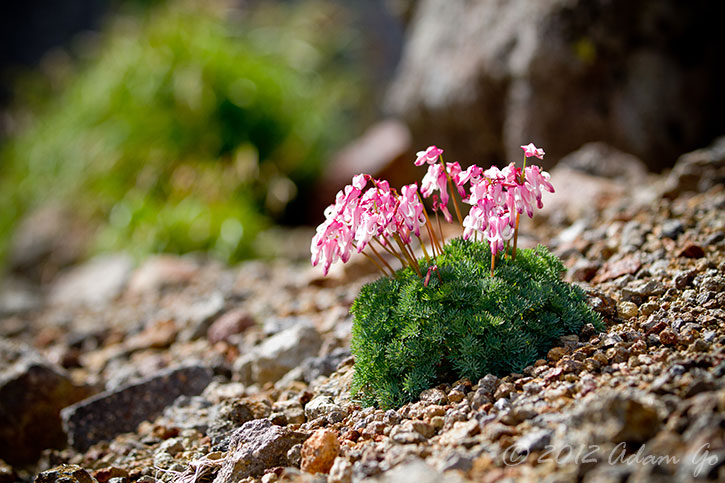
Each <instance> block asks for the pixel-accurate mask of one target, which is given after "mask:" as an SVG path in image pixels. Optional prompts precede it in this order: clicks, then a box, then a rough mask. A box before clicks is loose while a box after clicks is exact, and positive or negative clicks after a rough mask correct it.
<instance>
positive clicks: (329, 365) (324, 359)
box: [302, 347, 350, 383]
mask: <svg viewBox="0 0 725 483" xmlns="http://www.w3.org/2000/svg"><path fill="white" fill-rule="evenodd" d="M348 357H350V349H349V348H347V347H338V348H337V349H335V350H333V351H332V352H330V353H329V354H327V355H325V356H321V357H311V358H308V359H307V360H305V362H304V363H303V364H302V372H303V375H304V380H305V381H306V382H308V383H310V382H312V381H314V380H315V379H317V378H318V377H320V376H329V375H330V374H332V373H333V372H335V369H337V366H338V365H339V364H340V363H341V362H342V361H344V360H346V359H347V358H348Z"/></svg>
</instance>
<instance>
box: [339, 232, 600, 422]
mask: <svg viewBox="0 0 725 483" xmlns="http://www.w3.org/2000/svg"><path fill="white" fill-rule="evenodd" d="M490 253H491V252H490V251H489V247H488V245H487V244H485V243H481V242H471V241H464V240H462V239H455V240H452V241H450V242H449V243H448V244H447V245H446V247H445V249H444V253H443V254H442V255H440V256H439V257H438V258H437V260H436V263H437V265H438V269H439V273H440V279H439V278H438V277H437V276H436V275H432V276H431V278H430V283H429V284H428V286H427V287H426V286H424V284H423V281H422V280H421V279H420V277H418V276H417V275H416V274H415V273H414V272H413V271H412V270H411V269H410V268H407V269H405V270H401V271H399V272H398V273H397V277H396V278H395V279H390V278H381V279H379V280H377V281H375V282H372V283H370V284H367V285H365V286H364V287H363V288H362V290H361V291H360V294H359V295H358V297H357V299H356V300H355V302H354V304H353V306H352V310H351V312H352V313H353V315H354V323H353V329H352V352H353V355H354V356H355V374H354V379H353V385H352V392H353V395H354V396H355V397H356V398H358V399H359V400H360V401H361V402H362V403H363V404H365V405H367V406H370V405H374V406H380V407H384V408H391V407H399V406H401V405H403V404H405V403H406V402H409V401H413V400H415V399H416V398H417V397H418V395H419V394H420V393H421V391H423V390H425V389H428V388H430V387H432V386H434V385H436V384H438V383H440V382H442V381H447V380H448V381H452V380H455V379H458V378H461V377H467V378H469V379H470V380H472V381H476V380H478V379H479V378H481V377H483V376H484V375H486V374H488V373H492V374H496V375H499V376H502V375H505V374H508V373H511V372H519V371H521V370H522V369H523V368H524V367H526V366H528V365H531V364H532V363H533V362H535V361H536V360H537V359H538V358H540V357H542V356H543V355H545V354H546V352H547V351H548V350H549V349H551V348H552V347H553V346H554V345H555V343H556V340H557V339H558V338H559V337H561V336H562V335H566V334H577V333H579V331H580V330H581V328H582V327H583V326H584V325H585V324H587V323H592V324H594V326H595V327H597V328H598V329H600V330H603V328H604V326H603V323H602V321H601V318H600V317H599V316H598V314H596V313H595V312H594V311H593V310H592V309H591V308H590V307H589V306H588V305H587V304H586V301H585V297H584V293H583V291H582V290H581V289H580V288H579V287H577V286H574V285H570V284H568V283H566V282H564V281H563V280H562V279H561V274H562V273H563V271H564V266H563V264H562V263H561V261H560V260H559V259H558V258H557V257H556V256H555V255H553V254H551V253H550V252H549V251H548V250H547V249H546V248H545V247H543V246H538V247H537V248H535V249H527V250H518V251H517V256H516V259H515V260H511V259H510V258H509V257H503V259H501V257H499V261H498V262H497V265H496V268H495V275H494V276H493V277H491V274H490V271H491V262H490V260H491V256H490ZM428 267H429V265H428V264H426V263H425V262H424V261H421V271H422V272H423V273H425V270H427V269H428Z"/></svg>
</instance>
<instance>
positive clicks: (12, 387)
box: [0, 339, 91, 465]
mask: <svg viewBox="0 0 725 483" xmlns="http://www.w3.org/2000/svg"><path fill="white" fill-rule="evenodd" d="M0 367H2V370H1V371H0V458H1V459H3V460H5V461H7V462H8V463H10V464H13V465H15V464H26V463H32V462H34V461H35V460H37V458H38V457H39V456H40V453H41V451H42V450H44V449H46V448H62V447H63V446H65V440H66V438H65V434H64V433H63V427H62V424H61V417H60V412H61V409H62V408H64V407H65V406H68V405H70V404H73V403H75V402H77V401H80V400H81V399H84V398H86V397H88V396H89V395H90V394H91V390H90V389H89V388H87V387H79V386H76V385H74V384H73V383H72V382H71V379H70V377H69V375H68V373H66V371H64V370H63V369H61V368H60V367H57V366H55V365H53V364H51V363H50V362H49V361H47V360H45V359H44V358H43V357H42V356H41V355H40V354H38V353H37V352H35V351H34V350H32V349H31V348H30V347H26V346H22V345H19V344H14V343H11V342H9V341H6V340H4V339H0Z"/></svg>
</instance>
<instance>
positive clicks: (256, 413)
mask: <svg viewBox="0 0 725 483" xmlns="http://www.w3.org/2000/svg"><path fill="white" fill-rule="evenodd" d="M271 413H272V408H271V406H270V405H269V404H265V403H264V402H261V401H254V400H252V399H248V398H232V399H226V400H224V401H222V402H221V403H219V404H218V405H217V406H216V407H215V408H214V411H213V416H212V421H211V423H210V424H209V429H208V431H207V436H209V438H211V442H212V445H213V447H214V449H215V450H217V451H226V450H227V449H228V447H229V442H230V438H231V435H232V431H233V430H234V429H236V428H238V427H240V426H241V425H242V424H244V423H246V422H248V421H252V420H255V419H262V418H266V417H268V416H269V415H270V414H271Z"/></svg>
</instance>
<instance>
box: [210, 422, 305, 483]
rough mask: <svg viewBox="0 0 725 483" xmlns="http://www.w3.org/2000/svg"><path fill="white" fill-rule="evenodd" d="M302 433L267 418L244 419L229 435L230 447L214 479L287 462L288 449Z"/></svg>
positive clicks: (221, 481) (225, 480)
mask: <svg viewBox="0 0 725 483" xmlns="http://www.w3.org/2000/svg"><path fill="white" fill-rule="evenodd" d="M306 437H307V436H306V435H305V434H304V433H300V432H296V431H292V430H291V429H287V428H284V427H282V426H275V425H274V424H272V422H271V421H270V420H269V419H255V420H254V421H249V422H247V423H244V424H243V425H242V427H241V428H239V429H238V430H237V431H235V433H234V435H233V436H232V443H231V445H230V447H231V448H232V449H231V450H230V451H229V453H228V454H227V457H226V458H225V461H224V465H223V466H222V468H221V469H220V470H219V473H217V476H216V478H215V479H214V483H232V482H236V481H239V480H242V479H244V478H247V477H249V476H260V475H261V474H262V473H263V472H264V470H265V469H267V468H272V467H276V466H286V465H287V452H288V451H289V450H290V449H291V448H292V446H294V445H296V444H300V443H302V442H304V440H305V439H306Z"/></svg>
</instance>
